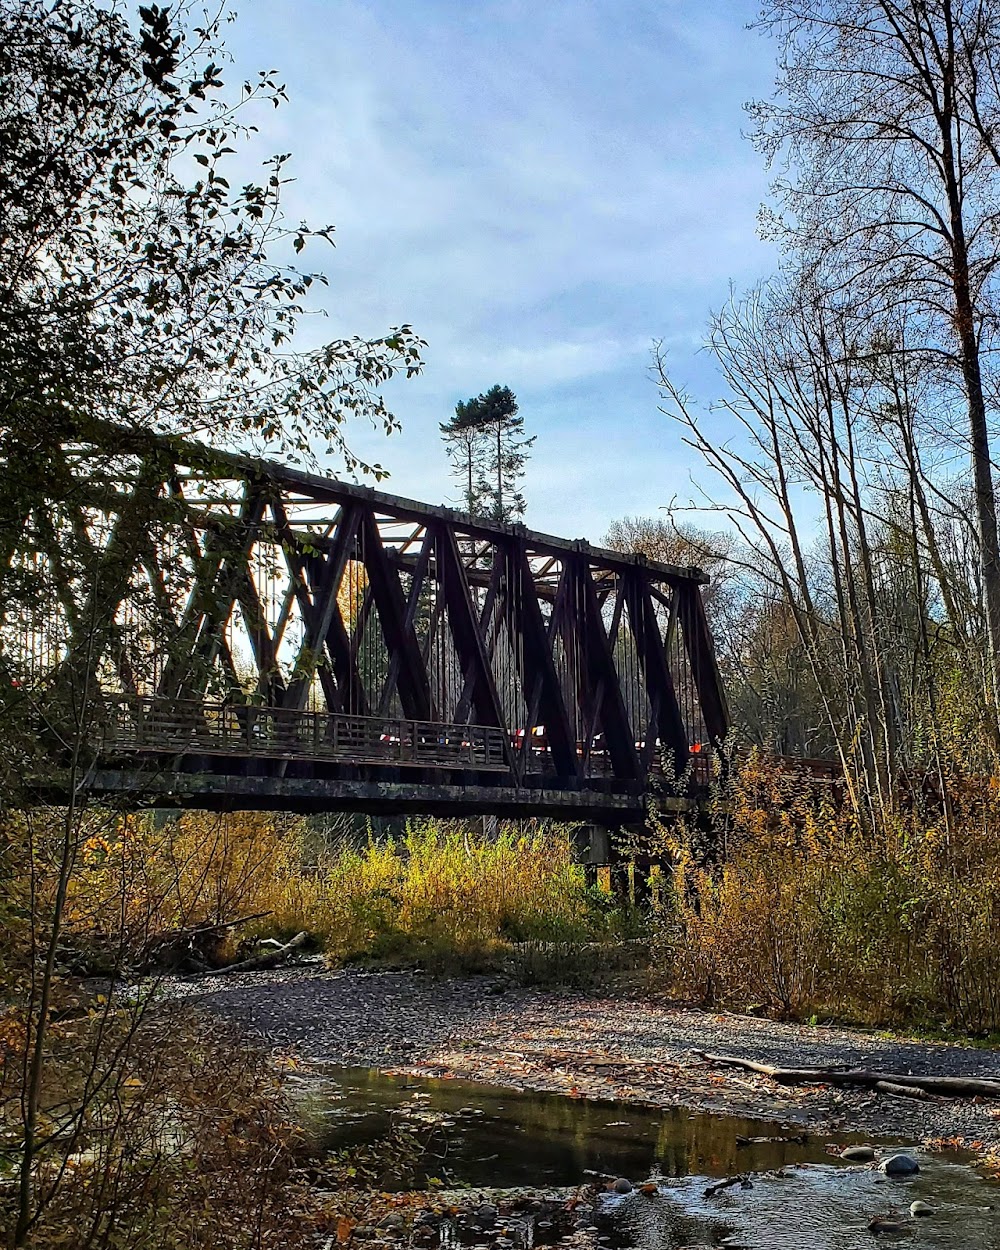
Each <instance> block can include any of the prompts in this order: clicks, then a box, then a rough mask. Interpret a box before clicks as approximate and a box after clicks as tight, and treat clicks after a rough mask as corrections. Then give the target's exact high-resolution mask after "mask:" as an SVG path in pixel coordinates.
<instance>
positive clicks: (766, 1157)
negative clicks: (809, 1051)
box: [304, 1068, 861, 1188]
mask: <svg viewBox="0 0 1000 1250" xmlns="http://www.w3.org/2000/svg"><path fill="white" fill-rule="evenodd" d="M329 1078H330V1079H329V1083H328V1084H327V1085H325V1086H324V1087H323V1088H322V1089H320V1090H319V1091H318V1092H317V1093H315V1094H313V1095H312V1096H311V1097H310V1098H309V1099H308V1100H307V1101H306V1104H305V1108H304V1116H305V1119H306V1124H307V1128H308V1129H309V1130H310V1131H311V1134H312V1136H313V1138H314V1139H315V1140H316V1142H317V1144H318V1145H319V1146H320V1147H321V1148H323V1149H326V1150H339V1149H342V1148H344V1147H347V1146H354V1145H360V1144H367V1143H371V1142H375V1141H377V1140H378V1139H379V1138H380V1137H383V1136H384V1135H385V1134H386V1132H387V1131H389V1129H390V1127H391V1125H392V1124H393V1122H394V1120H395V1121H396V1122H398V1118H399V1117H404V1118H405V1121H406V1122H407V1123H408V1124H410V1125H413V1126H415V1127H417V1128H420V1126H421V1125H422V1126H423V1129H424V1130H425V1131H426V1134H427V1137H428V1139H429V1141H428V1151H429V1153H428V1155H427V1156H426V1157H425V1158H424V1159H423V1160H421V1161H420V1162H419V1164H418V1166H417V1168H416V1170H415V1171H413V1172H411V1173H410V1174H408V1175H405V1176H397V1177H395V1178H387V1181H388V1182H389V1183H392V1184H393V1187H395V1188H408V1187H411V1186H413V1185H417V1186H419V1185H421V1184H424V1183H426V1179H427V1177H428V1176H439V1177H442V1178H444V1179H447V1180H448V1181H449V1182H455V1183H465V1184H470V1185H489V1186H516V1185H535V1186H543V1185H549V1186H559V1185H578V1184H580V1182H581V1181H582V1180H583V1179H585V1172H586V1171H587V1170H588V1169H589V1170H591V1171H594V1172H604V1173H609V1174H612V1175H614V1176H629V1177H633V1178H637V1179H641V1178H644V1177H646V1176H649V1175H650V1174H651V1172H652V1171H653V1170H654V1169H656V1170H657V1171H659V1172H660V1173H661V1174H662V1175H663V1176H666V1177H671V1176H688V1175H691V1174H695V1175H698V1176H728V1175H730V1174H731V1173H733V1172H745V1171H765V1170H769V1169H772V1168H778V1167H781V1166H783V1165H785V1164H791V1163H802V1162H819V1161H822V1160H826V1159H827V1158H828V1155H827V1151H826V1139H822V1138H812V1139H807V1140H806V1142H805V1143H804V1144H803V1143H800V1142H794V1141H777V1142H757V1143H752V1144H750V1145H747V1146H740V1145H739V1144H738V1139H739V1138H740V1137H743V1138H752V1137H782V1136H785V1137H787V1136H790V1135H793V1134H795V1133H797V1132H799V1130H793V1129H787V1128H785V1129H783V1128H782V1127H781V1126H780V1125H778V1124H775V1123H771V1122H768V1121H763V1120H746V1119H737V1118H731V1117H727V1116H712V1115H701V1114H696V1113H693V1112H689V1111H687V1110H685V1109H683V1108H670V1109H663V1108H651V1107H639V1106H635V1105H629V1104H623V1103H612V1102H596V1101H591V1100H588V1099H573V1098H565V1097H562V1096H560V1095H556V1094H538V1093H519V1092H515V1091H510V1090H502V1089H496V1088H494V1087H493V1086H489V1085H480V1084H476V1083H473V1082H468V1081H440V1080H438V1081H435V1080H421V1081H412V1080H407V1079H405V1078H399V1077H387V1076H384V1075H382V1074H381V1073H379V1072H373V1071H368V1070H367V1069H355V1068H336V1069H331V1070H330V1072H329ZM860 1140H861V1139H860V1138H857V1137H846V1136H845V1137H844V1138H843V1139H841V1143H846V1142H848V1141H860Z"/></svg>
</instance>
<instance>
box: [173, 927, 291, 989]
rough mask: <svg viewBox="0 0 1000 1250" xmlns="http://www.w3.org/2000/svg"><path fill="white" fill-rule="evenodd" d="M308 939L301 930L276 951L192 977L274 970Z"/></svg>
mask: <svg viewBox="0 0 1000 1250" xmlns="http://www.w3.org/2000/svg"><path fill="white" fill-rule="evenodd" d="M308 938H309V934H308V933H307V932H306V931H305V930H304V929H303V931H302V932H301V933H296V935H295V936H294V937H293V938H292V939H291V941H290V942H286V943H285V944H284V946H279V947H278V949H277V950H272V951H267V952H266V953H265V954H263V955H255V956H254V957H253V958H252V959H242V960H240V962H239V963H237V964H226V965H225V967H223V968H209V969H207V970H206V971H205V972H196V973H194V974H193V975H194V976H197V977H221V976H225V975H226V973H227V972H263V971H264V970H265V969H266V968H276V967H277V966H278V964H280V963H283V962H284V961H285V960H286V959H287V958H288V956H289V955H290V954H291V953H292V952H293V951H296V950H298V948H299V947H300V946H303V945H304V944H305V943H306V941H307V940H308Z"/></svg>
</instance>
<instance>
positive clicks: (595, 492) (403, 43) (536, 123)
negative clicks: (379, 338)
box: [234, 0, 772, 536]
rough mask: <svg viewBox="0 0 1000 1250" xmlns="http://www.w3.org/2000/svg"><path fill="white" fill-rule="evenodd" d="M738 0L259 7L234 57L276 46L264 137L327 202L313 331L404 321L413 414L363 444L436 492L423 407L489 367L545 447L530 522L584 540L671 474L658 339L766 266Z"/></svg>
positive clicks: (756, 85)
mask: <svg viewBox="0 0 1000 1250" xmlns="http://www.w3.org/2000/svg"><path fill="white" fill-rule="evenodd" d="M754 7H755V6H754V0H714V2H709V3H706V4H698V5H695V4H693V3H691V2H690V0H674V2H673V3H669V2H666V3H664V2H662V0H660V2H658V3H645V2H644V0H590V2H586V0H548V2H547V3H546V4H544V5H538V4H537V3H535V4H532V5H529V4H527V3H524V2H522V0H496V2H487V3H477V4H475V5H465V4H459V3H458V2H457V0H414V2H413V3H403V2H402V0H398V2H396V0H369V2H368V3H364V2H363V0H296V2H295V3H287V4H283V5H276V4H266V5H253V6H250V7H249V8H248V9H247V10H246V12H245V13H244V14H243V16H242V17H241V21H240V23H239V27H238V34H237V42H236V43H235V45H234V47H235V50H236V52H237V55H238V57H239V60H240V63H241V66H242V65H244V64H246V65H251V64H254V63H256V62H260V61H262V60H266V61H267V62H268V63H270V64H276V65H279V66H280V67H281V69H282V71H283V72H284V74H285V78H286V81H287V83H288V85H289V90H290V93H291V95H292V104H291V105H290V106H289V107H288V108H286V109H283V110H279V111H278V112H277V113H275V114H274V115H273V118H268V119H266V120H265V123H264V128H263V131H262V136H261V138H262V142H263V143H264V144H265V145H266V146H269V147H271V148H273V149H275V150H283V151H291V152H293V153H294V154H295V160H294V163H293V173H294V174H295V176H296V179H297V181H296V182H295V183H294V185H293V186H292V187H291V188H290V195H289V209H290V212H291V213H292V214H293V215H294V216H299V215H301V216H305V217H308V218H311V219H313V220H319V221H323V222H325V221H328V220H329V221H333V222H334V223H335V224H336V226H337V242H338V248H337V252H336V253H335V254H334V255H333V256H332V258H331V259H330V263H329V265H328V266H327V268H328V272H329V276H330V288H329V291H328V293H327V296H326V299H327V307H328V310H329V314H330V315H329V319H328V320H327V321H325V322H324V324H322V325H319V324H317V323H313V324H312V325H311V326H310V327H309V329H308V333H309V334H318V333H320V332H325V333H330V334H333V333H354V332H357V333H377V332H379V331H380V330H381V329H383V328H384V327H386V326H388V325H389V324H393V323H397V322H400V321H409V322H412V323H413V324H414V325H415V327H416V328H417V330H418V331H419V332H420V333H422V334H423V336H424V337H425V338H426V339H427V340H428V344H429V346H428V352H427V360H428V367H427V370H426V373H425V375H424V376H423V377H422V378H421V379H419V380H418V381H417V382H412V383H406V384H404V385H401V386H398V387H396V386H394V387H393V394H392V399H393V403H394V406H395V408H396V410H397V411H398V413H399V415H400V416H401V417H402V419H403V422H404V434H403V435H402V436H401V437H399V438H397V439H394V440H392V441H391V442H385V441H384V440H382V439H381V438H380V437H379V436H378V435H376V434H374V433H371V432H367V431H364V430H360V429H359V430H358V431H357V434H356V437H355V442H357V443H358V444H359V446H360V447H361V448H363V450H364V451H365V453H366V454H375V455H377V457H378V458H379V459H381V460H382V462H383V463H385V464H386V465H387V466H388V467H389V468H390V469H391V470H392V473H393V480H392V486H393V487H394V488H395V489H398V490H400V491H405V492H406V493H410V494H416V495H420V496H423V497H425V498H428V499H432V500H433V499H440V498H442V497H444V496H446V494H447V492H448V489H449V487H448V483H447V478H446V464H445V460H444V456H443V452H442V450H441V448H440V445H439V442H438V438H437V425H438V422H439V421H441V420H443V419H445V418H446V417H447V416H448V415H449V413H450V411H451V409H452V408H453V407H454V404H455V402H456V401H457V400H458V399H461V398H464V397H465V396H467V395H469V394H474V393H476V392H478V391H481V390H484V389H486V388H488V387H489V386H491V385H492V384H493V383H494V382H502V383H505V384H509V385H510V386H511V387H513V389H514V390H515V391H516V392H517V394H518V398H519V400H520V402H521V407H522V411H523V412H524V414H525V417H526V419H527V422H528V425H529V426H530V427H531V428H532V430H534V431H535V432H537V433H538V435H539V438H538V444H537V446H536V452H535V457H534V460H533V461H532V464H531V466H530V474H529V482H528V492H527V493H528V498H529V507H530V513H529V520H530V521H531V522H532V523H533V524H536V525H538V526H540V527H543V528H546V529H565V530H567V531H568V532H570V533H574V534H582V533H587V532H589V533H591V534H592V535H594V536H598V533H599V531H601V530H602V529H603V528H604V527H605V526H606V524H607V522H608V521H610V520H611V519H612V518H613V517H614V516H615V515H617V514H620V513H622V512H626V511H628V512H635V511H637V510H644V509H648V508H651V507H655V506H656V505H657V504H658V503H662V502H667V501H668V500H669V498H670V497H671V496H672V495H673V494H674V493H675V491H677V490H679V489H682V488H683V487H684V482H685V479H686V475H687V472H688V470H689V467H690V466H689V463H688V460H687V455H686V452H685V450H684V449H683V447H682V446H681V445H680V443H679V441H678V439H677V434H676V431H675V430H673V429H671V428H670V427H669V425H668V424H667V423H666V421H665V419H664V418H663V417H662V416H660V415H659V414H658V413H657V411H656V392H655V388H654V387H653V386H652V384H651V383H650V381H649V380H648V378H647V376H646V370H647V366H648V345H649V343H650V341H651V340H652V339H653V338H659V337H664V336H666V337H668V338H669V339H670V340H671V342H672V343H673V344H674V354H673V359H674V362H675V364H676V366H677V368H678V371H679V373H680V374H681V376H682V377H683V378H684V380H685V381H686V382H687V383H688V385H690V386H692V387H693V388H695V389H698V388H701V389H702V390H704V391H705V392H706V393H707V390H708V388H709V386H710V379H709V371H708V366H707V362H706V361H705V360H704V358H703V357H699V356H697V355H696V354H695V351H694V348H695V346H696V345H697V342H698V340H699V337H700V333H701V329H702V327H703V325H704V322H705V318H706V315H707V313H708V311H709V309H710V308H712V307H713V306H718V305H719V304H720V303H721V302H722V301H723V300H724V299H725V296H726V292H727V289H728V284H729V282H730V280H733V281H735V282H736V283H737V284H741V283H746V282H748V281H750V280H752V279H753V278H754V277H755V276H757V275H758V274H760V273H762V272H765V271H766V270H767V269H768V268H769V267H770V265H771V263H772V258H771V257H770V255H769V253H768V251H767V249H766V248H764V247H763V246H762V245H761V244H759V243H758V242H757V241H756V239H755V236H754V224H755V214H756V207H757V203H758V201H759V200H760V198H761V196H762V194H763V193H764V189H765V177H764V174H763V173H762V171H761V168H760V162H759V159H758V158H757V157H756V156H755V154H754V153H753V152H752V150H751V149H750V148H749V146H748V145H747V144H746V143H745V142H743V141H742V140H741V138H740V135H739V130H740V127H741V125H742V121H743V115H742V112H741V107H740V106H741V103H742V101H743V99H744V98H746V97H748V96H752V95H755V94H760V93H761V92H763V91H765V90H766V89H767V87H768V82H769V78H770V69H769V64H768V60H769V51H768V49H767V47H766V45H764V44H762V43H761V41H760V40H759V39H758V38H757V37H756V36H755V35H753V34H748V33H747V32H746V31H744V30H743V23H744V22H745V21H747V20H749V18H751V17H752V16H753V12H752V10H753V8H754Z"/></svg>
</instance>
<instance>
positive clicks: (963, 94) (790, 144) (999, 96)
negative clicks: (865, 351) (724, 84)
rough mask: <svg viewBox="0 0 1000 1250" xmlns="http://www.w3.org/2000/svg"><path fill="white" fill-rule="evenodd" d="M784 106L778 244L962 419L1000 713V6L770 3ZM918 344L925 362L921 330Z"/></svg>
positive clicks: (776, 153)
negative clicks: (998, 372) (996, 400)
mask: <svg viewBox="0 0 1000 1250" xmlns="http://www.w3.org/2000/svg"><path fill="white" fill-rule="evenodd" d="M761 25H762V27H763V28H764V29H766V30H768V31H770V32H771V33H772V34H774V35H775V36H777V38H778V40H779V45H780V53H779V76H778V94H777V96H776V98H775V99H774V100H772V101H769V102H762V103H757V104H755V105H754V106H752V111H753V114H754V116H755V119H756V132H755V138H756V141H757V143H758V145H759V147H760V148H761V150H762V151H763V152H764V153H765V154H766V156H767V158H768V159H769V161H772V162H776V163H778V164H779V165H780V170H781V173H780V176H779V178H778V180H777V182H776V183H775V192H776V196H777V202H778V205H779V208H780V210H782V211H783V212H784V216H783V217H780V216H778V215H777V214H766V215H765V222H766V225H767V227H768V228H770V229H771V230H772V232H773V233H774V234H775V235H777V236H778V237H779V238H781V240H782V241H783V243H784V244H785V245H786V247H788V248H789V249H790V253H791V257H792V263H793V264H794V265H797V266H801V268H802V269H803V270H805V271H806V272H807V273H808V274H809V275H810V277H811V279H812V280H813V281H814V282H815V283H816V284H817V285H818V286H820V287H821V288H822V289H823V290H825V291H826V292H827V293H828V294H829V295H830V297H831V298H833V299H838V300H841V301H843V302H845V303H849V304H851V305H852V306H853V307H854V308H855V309H856V310H857V311H858V312H859V313H860V314H861V315H863V316H866V317H868V318H872V319H874V320H876V321H877V320H879V319H880V318H882V317H884V316H887V315H895V314H897V313H899V312H900V311H901V310H904V311H905V312H906V315H907V317H908V320H909V323H910V345H909V350H910V351H919V354H920V356H921V357H922V360H923V362H924V364H925V366H926V367H928V368H931V369H933V370H935V371H936V372H937V373H938V377H939V383H940V385H941V386H942V387H947V386H949V385H950V386H952V387H953V388H954V390H955V394H956V398H958V399H960V400H961V403H962V406H963V407H964V410H965V425H966V429H967V439H966V442H965V449H966V453H967V455H968V457H969V465H970V470H971V478H972V484H973V493H974V501H975V514H976V520H977V528H978V535H979V544H980V562H981V568H982V586H983V595H984V599H985V608H986V614H985V615H986V621H987V626H988V636H989V655H990V665H991V682H992V687H993V697H994V698H996V696H997V668H998V664H1000V546H998V534H997V515H996V503H995V496H994V483H993V473H992V467H991V463H990V437H991V431H990V427H989V422H988V413H987V402H986V396H987V393H988V392H989V391H990V390H991V389H992V388H993V382H992V381H991V378H990V374H989V369H990V362H991V359H992V355H993V353H994V352H995V350H996V316H995V303H994V301H995V293H996V269H997V264H998V260H1000V250H998V247H1000V230H998V227H1000V208H998V204H1000V195H998V191H1000V147H998V140H997V139H996V135H997V134H998V133H1000V75H998V69H1000V6H998V4H997V3H996V0H770V3H768V4H767V5H766V6H765V9H764V12H763V16H762V19H761ZM918 328H919V331H920V333H919V339H920V341H919V346H918V345H917V330H918Z"/></svg>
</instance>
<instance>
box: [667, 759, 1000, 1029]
mask: <svg viewBox="0 0 1000 1250" xmlns="http://www.w3.org/2000/svg"><path fill="white" fill-rule="evenodd" d="M953 796H954V820H953V823H952V827H951V830H950V832H949V831H947V830H946V827H945V822H944V818H943V814H942V813H941V812H940V811H935V810H934V809H933V808H929V809H928V810H924V811H919V810H913V811H909V812H903V813H898V814H895V815H894V816H893V817H891V818H887V819H886V820H885V821H884V822H883V824H882V827H881V828H879V829H877V830H875V831H872V830H868V829H862V828H860V827H859V826H858V825H857V824H856V823H855V822H854V821H852V820H851V818H850V817H849V816H848V814H847V813H846V811H845V810H844V809H843V808H841V807H838V806H837V805H836V804H835V803H834V802H833V801H832V800H831V796H830V793H829V790H827V791H826V792H825V793H824V792H823V790H822V789H821V788H814V787H811V786H810V785H809V784H808V783H807V782H806V780H805V779H803V778H801V777H796V776H794V775H787V774H786V775H775V774H774V773H773V772H768V771H767V770H766V769H765V768H764V767H763V766H760V765H758V764H757V763H755V762H754V761H751V762H750V763H749V765H748V766H747V768H746V769H745V771H744V773H743V775H742V777H741V778H740V779H739V781H738V783H737V786H736V790H735V801H734V805H733V810H732V816H731V823H730V828H729V830H728V846H729V855H728V859H727V862H726V863H725V864H724V865H722V866H721V867H720V868H715V869H712V870H710V869H707V868H704V867H699V865H698V864H697V863H696V861H695V858H694V857H693V856H692V854H691V853H690V852H689V851H687V850H685V849H684V847H683V846H681V847H679V854H678V867H677V871H676V875H675V885H676V888H675V891H674V894H673V896H672V898H671V900H670V903H669V905H668V906H667V908H666V909H665V912H664V915H663V916H662V927H661V944H662V947H663V948H664V950H666V951H668V952H669V954H670V956H671V966H672V979H673V985H674V986H675V987H676V988H677V989H678V990H679V991H680V992H682V993H684V994H686V995H689V996H693V997H696V998H698V999H700V1000H701V1001H704V1002H720V1003H728V1004H732V1005H737V1006H762V1007H764V1008H766V1009H768V1010H770V1011H774V1012H777V1013H780V1014H782V1015H784V1016H789V1017H798V1018H809V1017H812V1016H819V1017H838V1018H847V1019H851V1020H854V1021H858V1022H863V1023H867V1024H883V1023H892V1024H910V1025H913V1024H929V1023H936V1024H945V1025H947V1026H949V1027H952V1028H955V1029H959V1030H962V1031H964V1032H969V1033H988V1032H995V1031H997V1030H998V1029H1000V791H998V790H997V788H996V786H995V785H994V784H993V783H992V782H990V781H988V780H984V781H977V782H975V783H970V782H965V783H963V784H961V785H958V784H956V785H955V786H954V788H953Z"/></svg>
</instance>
